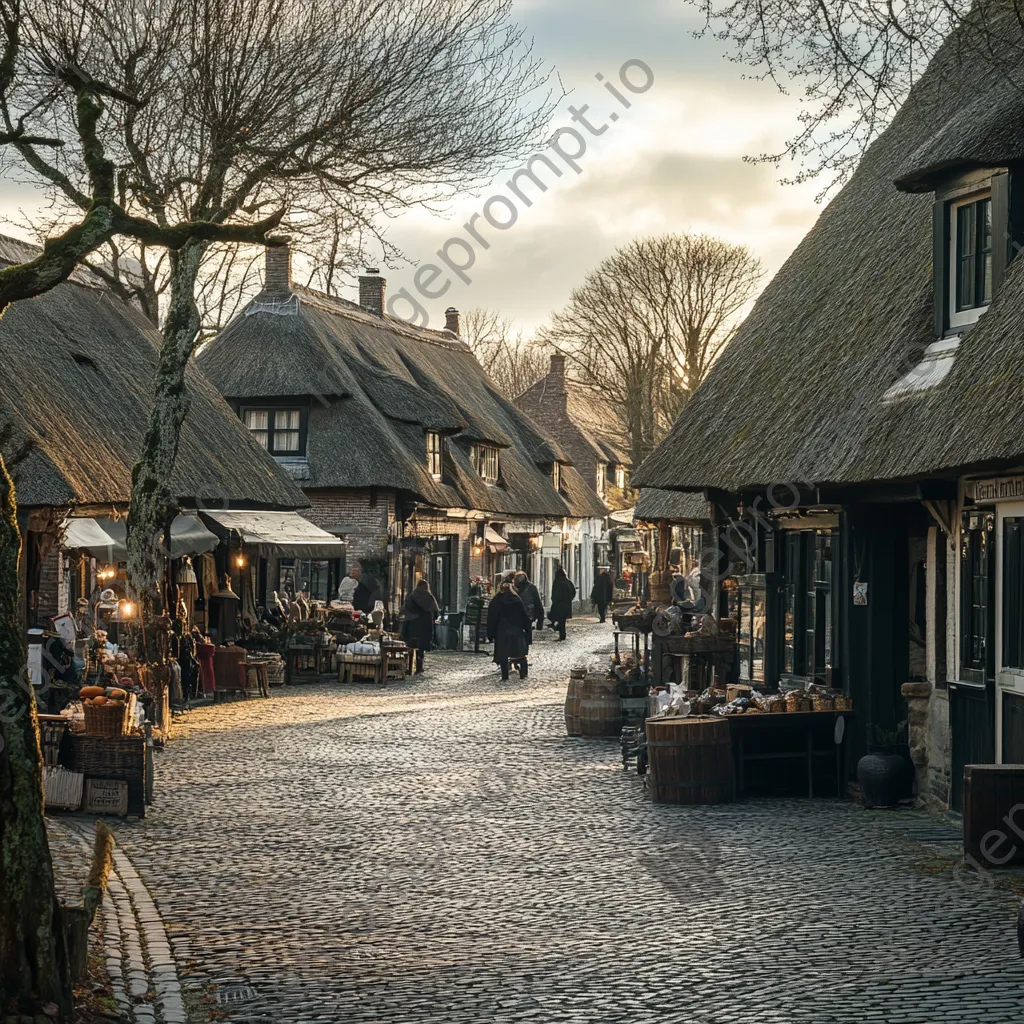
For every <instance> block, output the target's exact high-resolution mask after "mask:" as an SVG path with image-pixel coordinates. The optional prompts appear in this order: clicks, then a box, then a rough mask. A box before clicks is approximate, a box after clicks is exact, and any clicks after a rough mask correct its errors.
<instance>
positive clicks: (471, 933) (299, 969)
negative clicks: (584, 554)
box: [118, 620, 1024, 1024]
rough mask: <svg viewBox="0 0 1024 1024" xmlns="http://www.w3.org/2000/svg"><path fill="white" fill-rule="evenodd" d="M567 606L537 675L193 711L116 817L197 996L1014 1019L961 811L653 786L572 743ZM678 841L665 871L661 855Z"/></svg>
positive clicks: (1010, 949) (285, 1006) (339, 1008)
mask: <svg viewBox="0 0 1024 1024" xmlns="http://www.w3.org/2000/svg"><path fill="white" fill-rule="evenodd" d="M610 641H611V626H610V625H609V626H598V625H597V624H595V623H593V622H592V621H585V620H573V622H571V623H570V637H569V640H568V642H566V643H565V644H555V643H550V642H549V643H543V644H538V645H536V646H535V648H534V664H533V668H532V670H531V675H530V678H529V679H528V680H526V681H525V682H521V681H519V680H513V681H512V682H510V683H508V684H502V683H501V682H500V680H499V678H498V676H497V672H496V671H495V670H494V668H493V666H492V665H491V664H490V662H489V661H488V660H487V659H486V658H485V657H484V656H473V655H470V654H463V655H445V654H438V655H434V656H433V657H431V658H430V659H429V662H428V673H427V675H426V676H425V677H417V678H415V679H412V678H411V679H410V680H408V681H407V682H405V683H393V684H391V685H389V686H388V687H387V689H385V690H380V689H377V688H374V687H372V686H363V685H360V686H352V687H348V688H340V687H339V686H337V685H336V684H326V683H322V684H316V685H308V686H299V687H295V688H292V689H286V690H284V691H281V690H275V691H274V697H273V698H272V699H271V700H270V701H259V700H252V701H248V702H245V703H239V704H231V705H223V706H217V707H212V708H204V709H201V710H197V711H195V712H192V713H191V714H190V715H188V716H187V717H186V718H185V719H184V725H183V726H182V727H181V728H180V729H179V732H178V735H177V737H176V738H175V740H174V741H173V742H172V743H171V744H170V746H169V747H168V748H167V750H166V751H165V752H164V753H162V754H161V755H160V756H159V758H158V761H157V771H158V776H157V796H156V803H155V805H154V806H153V807H152V808H151V811H150V814H149V815H148V817H147V818H146V820H145V821H143V822H133V823H128V824H124V825H121V826H120V827H119V828H118V840H119V843H120V846H121V849H122V850H123V851H124V852H125V853H126V854H127V855H128V857H129V858H130V860H131V862H132V864H133V865H134V868H135V869H136V870H137V871H138V874H139V876H140V877H141V878H142V880H143V881H144V882H145V883H146V885H147V886H148V887H149V890H150V892H151V893H152V896H153V898H154V901H155V903H156V906H157V908H158V909H159V911H160V912H161V914H162V915H163V918H164V921H165V924H166V926H167V930H168V933H169V936H170V938H171V945H172V950H173V954H174V958H175V960H176V961H177V964H178V966H179V971H180V974H181V979H182V982H183V988H184V991H185V998H186V1001H187V1003H188V1004H189V1007H190V1012H191V1019H192V1020H194V1021H204V1020H206V1019H208V1018H209V1016H210V1014H211V1013H214V1014H216V1016H217V1019H222V1020H227V1021H230V1022H236V1024H242V1022H249V1024H257V1022H259V1024H271V1022H273V1024H301V1022H312V1021H332V1022H338V1024H343V1022H344V1024H349V1022H351V1024H371V1022H378V1024H417V1022H436V1024H442V1022H444V1024H456V1022H474V1024H476V1022H479V1024H484V1022H487V1024H511V1022H526V1021H536V1022H538V1024H553V1022H578V1024H585V1022H586V1024H620V1022H621V1024H644V1022H648V1021H649V1022H654V1021H657V1022H659V1024H673V1022H702V1021H703V1022H709V1024H710V1022H714V1024H747V1022H750V1024H754V1022H756V1024H771V1022H779V1024H789V1022H794V1024H795V1022H807V1024H826V1022H843V1024H852V1022H862V1021H864V1022H866V1021H893V1022H897V1021H898V1022H901V1024H909V1022H922V1024H939V1022H947V1021H948V1022H953V1021H956V1022H965V1024H966V1022H970V1024H1011V1022H1014V1024H1019V1021H1021V1020H1022V1019H1024V968H1022V966H1021V962H1020V959H1019V957H1018V954H1017V947H1016V934H1015V930H1014V923H1015V920H1016V910H1015V905H1014V901H1013V899H1012V897H1011V896H1010V895H1009V894H1008V893H1006V892H1003V891H1002V890H999V889H996V888H995V887H993V886H991V885H990V884H989V882H988V880H986V879H979V878H978V877H976V876H972V875H967V874H963V873H962V872H959V871H957V870H956V869H955V863H956V861H955V853H956V847H955V840H956V835H955V833H953V832H952V830H947V829H946V828H944V827H943V826H940V825H936V823H934V822H933V821H932V820H931V819H929V818H927V817H926V816H924V815H921V814H916V813H910V812H894V813H879V812H874V813H869V812H865V811H862V810H860V809H859V808H857V807H855V806H854V805H853V804H852V803H850V802H845V803H840V802H836V801H814V802H810V801H798V800H793V801H758V802H747V803H741V804H735V805H725V806H718V807H694V808H676V807H666V806H657V805H652V804H651V803H650V802H649V800H648V799H647V798H646V796H645V794H644V790H643V782H642V780H640V779H639V778H638V777H637V776H636V775H635V773H632V772H630V773H627V772H624V771H623V770H622V765H621V760H620V759H619V756H618V746H617V744H616V743H614V742H611V741H609V742H604V741H595V740H589V741H588V740H583V739H568V738H567V737H566V736H565V731H564V726H563V719H562V700H563V697H564V686H565V683H564V680H565V677H566V676H567V674H568V670H569V668H570V667H571V666H572V665H573V664H578V663H583V662H588V661H589V662H590V663H592V664H594V665H597V664H599V663H601V662H602V661H603V660H604V658H605V657H606V655H607V651H608V650H610ZM673 865H675V866H683V867H685V868H686V869H687V870H686V871H685V872H676V871H673V870H672V867H673Z"/></svg>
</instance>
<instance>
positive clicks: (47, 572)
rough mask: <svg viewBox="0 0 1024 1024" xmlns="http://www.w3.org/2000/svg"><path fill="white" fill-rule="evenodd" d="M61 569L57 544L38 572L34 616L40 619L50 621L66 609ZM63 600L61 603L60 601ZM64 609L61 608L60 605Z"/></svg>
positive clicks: (59, 551)
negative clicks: (37, 589)
mask: <svg viewBox="0 0 1024 1024" xmlns="http://www.w3.org/2000/svg"><path fill="white" fill-rule="evenodd" d="M63 582H64V580H63V567H62V565H61V550H60V547H59V546H58V545H57V544H54V545H53V547H52V548H50V553H49V554H48V555H47V556H46V558H44V559H43V564H42V565H41V566H40V571H39V591H38V594H37V596H36V614H37V616H38V617H39V618H40V619H52V618H53V617H54V616H55V615H59V614H60V612H61V611H64V610H66V608H67V596H66V594H64V592H63V589H64V588H63ZM62 598H63V602H62V600H61V599H62ZM62 603H63V604H64V606H65V607H64V608H61V604H62Z"/></svg>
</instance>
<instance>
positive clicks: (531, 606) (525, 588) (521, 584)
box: [515, 569, 544, 629]
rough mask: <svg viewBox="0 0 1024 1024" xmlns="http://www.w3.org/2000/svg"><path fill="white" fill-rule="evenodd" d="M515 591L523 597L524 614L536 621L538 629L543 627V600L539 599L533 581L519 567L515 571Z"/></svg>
mask: <svg viewBox="0 0 1024 1024" xmlns="http://www.w3.org/2000/svg"><path fill="white" fill-rule="evenodd" d="M515 586H516V593H517V594H518V595H519V596H520V597H521V598H522V599H523V604H524V605H525V606H526V614H527V615H529V616H530V620H531V621H532V622H536V623H537V628H538V629H543V628H544V602H543V601H542V600H541V599H540V591H539V590H538V589H537V585H536V584H535V583H531V582H530V578H529V576H527V575H526V573H525V572H523V571H522V570H521V569H520V571H519V572H517V573H516V583H515Z"/></svg>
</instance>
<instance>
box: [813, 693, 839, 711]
mask: <svg viewBox="0 0 1024 1024" xmlns="http://www.w3.org/2000/svg"><path fill="white" fill-rule="evenodd" d="M811 706H812V707H813V708H814V710H815V711H835V709H836V699H835V697H833V696H832V694H831V693H815V694H814V695H813V696H812V697H811Z"/></svg>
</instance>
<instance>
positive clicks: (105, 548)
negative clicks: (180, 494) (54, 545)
mask: <svg viewBox="0 0 1024 1024" xmlns="http://www.w3.org/2000/svg"><path fill="white" fill-rule="evenodd" d="M127 535H128V526H127V522H126V521H125V520H124V519H108V518H104V517H99V518H96V519H86V518H82V519H76V518H72V519H66V520H64V547H65V548H66V549H67V550H70V551H73V550H81V551H87V552H88V553H89V554H90V555H92V556H93V558H99V559H101V560H103V561H107V562H123V561H125V560H126V559H127V557H128V547H127ZM219 543H220V540H219V539H218V537H217V535H216V534H214V533H211V532H210V531H209V530H208V529H207V528H206V527H205V526H204V525H203V524H202V522H201V521H200V519H199V517H198V516H195V515H189V514H183V515H178V516H175V517H174V521H173V522H172V523H171V558H181V556H182V555H199V554H202V553H203V552H204V551H212V550H213V549H214V548H215V547H216V546H217V545H218V544H219Z"/></svg>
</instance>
